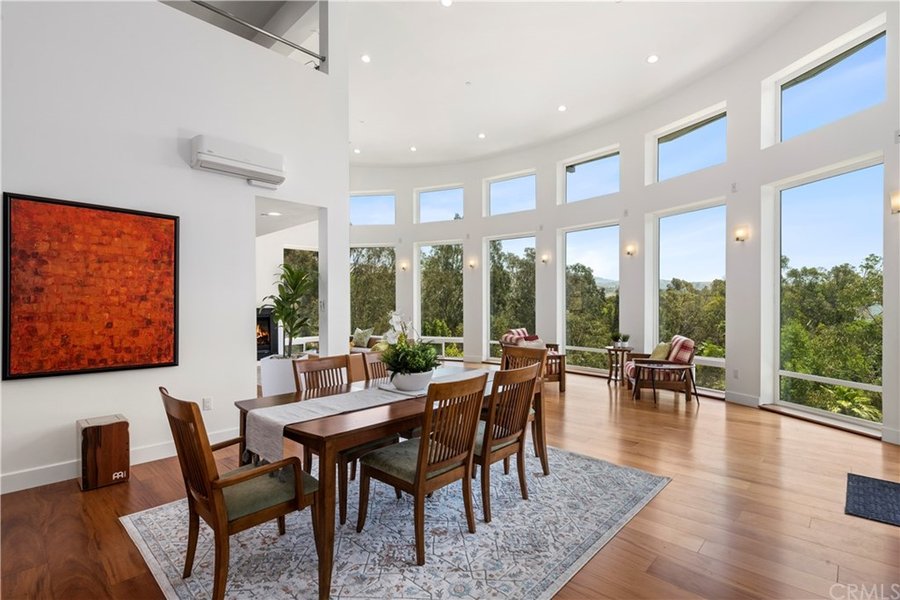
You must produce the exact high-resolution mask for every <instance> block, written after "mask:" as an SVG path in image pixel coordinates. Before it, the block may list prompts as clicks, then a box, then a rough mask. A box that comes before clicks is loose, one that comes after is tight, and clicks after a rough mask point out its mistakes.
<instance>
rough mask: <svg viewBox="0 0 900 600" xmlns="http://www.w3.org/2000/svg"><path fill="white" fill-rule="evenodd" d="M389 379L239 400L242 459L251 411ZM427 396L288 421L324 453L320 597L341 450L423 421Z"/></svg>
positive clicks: (326, 591) (460, 370)
mask: <svg viewBox="0 0 900 600" xmlns="http://www.w3.org/2000/svg"><path fill="white" fill-rule="evenodd" d="M485 370H489V371H490V370H496V367H478V368H476V367H467V366H463V365H453V366H443V367H441V368H438V369H436V370H435V375H434V380H435V381H440V380H441V379H458V378H459V377H462V376H465V374H466V372H467V371H471V373H472V375H473V376H476V375H477V374H478V373H479V372H483V371H485ZM387 382H388V380H387V379H371V380H368V381H357V382H353V383H347V384H344V385H338V386H331V387H327V388H319V389H315V390H302V391H297V392H293V393H287V394H278V395H274V396H263V397H259V398H253V399H249V400H240V401H237V402H235V406H237V408H238V410H239V411H240V433H241V448H240V449H241V457H242V460H243V457H244V456H245V452H244V451H245V450H246V437H245V435H246V431H247V415H248V413H249V412H250V411H252V410H255V409H260V408H268V407H273V406H282V405H286V404H291V403H294V402H302V401H304V400H310V399H313V398H324V397H326V396H330V395H338V394H347V393H350V392H354V391H362V390H366V389H370V388H372V387H375V386H381V387H384V386H385V384H387ZM398 394H399V392H398ZM486 394H488V395H489V394H490V384H489V385H488V386H487V390H486ZM425 400H426V392H425V391H424V390H423V391H422V392H421V393H417V394H416V395H409V393H407V394H406V395H403V396H401V398H400V399H398V400H396V401H394V402H391V403H389V404H381V405H378V406H374V407H371V408H363V409H360V410H352V411H350V412H341V413H338V414H332V415H328V416H323V417H320V418H316V419H310V420H307V421H302V422H299V423H292V424H287V425H285V427H284V437H285V438H288V439H290V440H292V441H294V442H297V443H299V444H302V445H303V446H305V447H307V448H310V449H311V450H312V451H313V452H315V453H316V454H317V455H318V457H319V468H318V479H319V491H318V493H317V495H316V511H315V517H314V518H315V519H316V530H317V532H318V545H317V550H318V556H319V598H320V600H324V599H326V598H328V597H329V596H330V593H331V577H332V570H333V566H334V532H335V525H334V521H335V504H336V502H335V498H336V495H335V486H336V465H337V459H338V453H339V452H341V451H342V450H347V449H349V448H353V447H356V446H359V445H361V444H365V443H368V442H372V441H375V440H378V439H381V438H383V437H386V436H389V435H393V434H396V433H400V432H402V431H408V430H410V429H413V428H415V427H418V426H421V424H422V420H423V416H424V413H425ZM304 468H306V469H307V470H308V469H309V468H310V467H309V465H304Z"/></svg>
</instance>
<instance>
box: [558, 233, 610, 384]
mask: <svg viewBox="0 0 900 600" xmlns="http://www.w3.org/2000/svg"><path fill="white" fill-rule="evenodd" d="M618 331H619V226H618V225H611V226H609V227H596V228H594V229H582V230H580V231H569V232H568V233H566V355H567V356H566V362H567V363H568V364H570V365H577V366H581V367H595V368H600V369H606V368H608V367H609V365H608V363H607V360H606V352H605V351H604V350H603V347H604V346H609V345H610V343H611V340H612V337H611V336H612V334H613V333H614V332H618Z"/></svg>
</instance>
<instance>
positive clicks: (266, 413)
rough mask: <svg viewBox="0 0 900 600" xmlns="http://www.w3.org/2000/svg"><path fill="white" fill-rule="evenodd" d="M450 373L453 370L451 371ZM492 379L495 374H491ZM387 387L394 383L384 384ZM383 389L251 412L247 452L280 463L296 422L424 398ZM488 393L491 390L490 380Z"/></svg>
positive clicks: (441, 378)
mask: <svg viewBox="0 0 900 600" xmlns="http://www.w3.org/2000/svg"><path fill="white" fill-rule="evenodd" d="M448 370H449V369H448ZM453 371H454V372H453V373H448V374H446V375H437V373H439V372H440V371H436V372H435V373H436V376H435V378H434V381H436V382H442V383H443V382H447V381H458V380H461V379H468V378H470V377H477V376H478V375H481V374H482V373H484V370H482V369H478V370H473V371H461V372H458V371H456V370H455V369H453ZM488 376H489V377H490V376H491V373H490V372H489V373H488ZM382 385H384V386H387V385H390V388H393V384H382ZM390 388H387V389H383V388H382V386H379V387H373V388H369V389H366V390H358V391H354V392H347V393H344V394H335V395H334V396H323V397H322V398H314V399H312V400H304V401H302V402H293V403H291V404H283V405H281V406H270V407H268V408H257V409H254V410H251V411H249V412H248V413H247V428H246V430H245V432H244V435H245V440H246V444H247V450H248V451H249V452H252V453H253V454H255V455H257V456H258V457H259V458H260V459H262V460H265V461H267V462H270V463H271V462H276V461H279V460H281V459H282V458H284V427H285V425H290V424H292V423H301V422H303V421H311V420H312V419H319V418H322V417H327V416H330V415H338V414H341V413H348V412H353V411H357V410H363V409H365V408H372V407H374V406H380V405H382V404H390V403H391V402H398V401H400V400H407V399H408V398H410V397H411V396H420V395H423V394H424V391H422V392H401V391H399V390H397V389H396V388H394V389H390ZM486 390H488V391H489V390H490V379H489V380H488V385H487V387H486Z"/></svg>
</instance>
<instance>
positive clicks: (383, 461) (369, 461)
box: [359, 438, 454, 483]
mask: <svg viewBox="0 0 900 600" xmlns="http://www.w3.org/2000/svg"><path fill="white" fill-rule="evenodd" d="M421 439H422V438H414V439H411V440H406V441H405V442H400V443H399V444H394V445H392V446H388V447H386V448H379V449H378V450H372V451H371V452H369V453H368V454H366V455H365V456H363V457H362V458H360V459H359V462H360V463H362V464H363V465H366V466H369V467H372V468H373V469H376V470H378V471H382V472H383V473H387V474H388V475H391V476H393V477H396V478H397V479H400V480H403V481H408V482H409V483H413V482H414V481H415V480H416V466H417V463H418V461H419V441H421ZM453 468H454V467H453V466H449V467H443V468H440V469H437V470H436V471H432V472H431V473H429V474H428V478H429V479H431V478H432V477H437V476H438V475H441V474H442V473H446V472H447V471H450V470H452V469H453Z"/></svg>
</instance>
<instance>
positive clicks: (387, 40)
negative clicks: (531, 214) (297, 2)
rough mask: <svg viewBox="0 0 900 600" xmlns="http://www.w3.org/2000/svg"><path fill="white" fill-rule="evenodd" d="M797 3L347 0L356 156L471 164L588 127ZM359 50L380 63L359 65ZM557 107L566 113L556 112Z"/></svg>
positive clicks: (710, 63) (745, 39)
mask: <svg viewBox="0 0 900 600" xmlns="http://www.w3.org/2000/svg"><path fill="white" fill-rule="evenodd" d="M802 8H803V3H788V2H717V3H702V2H687V3H671V2H658V3H657V2H652V3H651V2H629V1H628V0H626V1H623V2H572V3H569V2H545V3H537V2H478V1H472V0H469V1H464V0H456V1H455V2H453V4H452V5H451V6H450V7H449V8H445V7H443V6H442V5H441V4H440V2H438V0H427V1H420V2H354V3H351V4H350V7H349V14H350V30H349V36H348V38H349V55H350V148H349V149H348V151H349V152H350V153H351V154H350V160H351V164H354V165H410V164H433V163H446V162H455V161H464V160H471V159H476V158H479V157H483V156H486V155H490V154H495V153H500V152H503V151H508V150H510V149H513V148H517V147H522V146H528V145H532V144H537V143H540V142H544V141H547V140H550V139H553V138H557V137H561V136H564V135H566V134H569V133H572V132H575V131H578V130H582V129H585V128H587V127H589V126H591V125H593V124H597V123H600V122H603V121H607V120H610V119H613V118H615V117H617V116H619V115H622V114H623V113H625V112H628V111H630V110H633V109H634V108H635V107H637V106H640V105H642V104H646V103H649V102H651V101H653V100H655V99H658V98H660V97H662V96H664V95H665V94H667V93H670V92H672V91H673V90H676V89H678V88H680V87H683V86H684V85H686V84H687V83H689V82H690V81H692V80H694V79H696V78H698V77H700V76H702V75H704V74H706V73H709V72H710V71H712V70H714V69H716V68H718V67H720V66H722V65H725V64H727V63H728V62H730V61H731V60H734V59H735V58H736V57H737V56H739V55H740V54H741V53H743V52H746V51H747V50H750V49H752V48H753V47H755V46H756V45H758V44H760V43H762V42H763V41H764V40H765V38H766V37H768V36H769V35H770V34H771V33H772V32H774V30H775V29H777V28H778V27H780V26H782V25H784V24H785V23H786V22H787V21H789V20H790V19H791V18H793V17H794V16H796V15H797V13H798V12H799V11H800V10H802ZM363 54H367V55H369V56H370V57H371V62H369V63H368V64H367V63H364V62H362V61H361V60H360V57H361V56H362V55H363ZM651 54H656V55H658V56H659V61H658V62H657V63H656V64H648V63H647V61H646V59H647V57H648V56H649V55H651ZM559 105H565V106H566V107H567V110H566V111H565V112H559V111H558V110H557V107H558V106H559ZM698 108H702V107H698ZM657 125H658V124H657ZM479 133H484V134H485V138H484V139H479V138H478V134H479ZM410 146H415V147H416V149H417V151H416V152H411V151H410ZM354 148H358V149H359V150H360V153H359V154H354V153H353V149H354Z"/></svg>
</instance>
